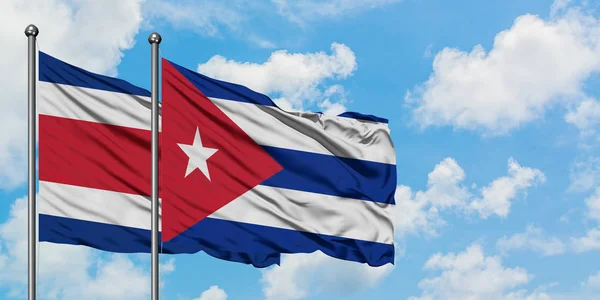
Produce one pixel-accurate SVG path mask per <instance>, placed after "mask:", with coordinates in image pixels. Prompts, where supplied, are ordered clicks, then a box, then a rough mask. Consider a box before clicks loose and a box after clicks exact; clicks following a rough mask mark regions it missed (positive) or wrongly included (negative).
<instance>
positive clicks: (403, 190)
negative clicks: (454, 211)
mask: <svg viewBox="0 0 600 300" xmlns="http://www.w3.org/2000/svg"><path fill="white" fill-rule="evenodd" d="M427 177H428V180H427V190H425V191H417V192H416V193H414V194H413V193H412V191H411V188H410V187H408V186H399V187H398V188H397V189H396V197H395V200H396V208H395V212H396V216H395V222H394V232H395V234H396V235H398V236H400V237H402V236H404V235H406V234H408V233H418V232H424V233H425V234H427V235H437V229H438V228H439V227H441V226H444V225H445V222H444V220H443V219H441V218H440V217H439V212H440V210H444V209H451V208H462V207H464V206H465V203H466V202H467V201H468V199H469V198H470V196H471V194H470V192H469V191H468V189H467V188H466V187H465V186H463V185H462V181H463V180H464V178H465V173H464V170H463V169H462V168H461V167H460V166H459V165H458V163H457V162H456V160H454V159H453V158H449V157H448V158H445V159H444V160H442V161H441V162H440V163H438V164H437V165H436V166H435V168H434V169H433V171H431V173H429V174H428V176H427Z"/></svg>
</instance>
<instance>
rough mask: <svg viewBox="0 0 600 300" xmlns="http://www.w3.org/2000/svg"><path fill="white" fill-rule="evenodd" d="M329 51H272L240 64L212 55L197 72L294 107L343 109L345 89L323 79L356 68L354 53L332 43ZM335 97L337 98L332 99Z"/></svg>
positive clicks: (341, 75) (340, 75) (350, 72)
mask: <svg viewBox="0 0 600 300" xmlns="http://www.w3.org/2000/svg"><path fill="white" fill-rule="evenodd" d="M331 52H332V53H331V54H326V53H324V52H316V53H289V52H287V51H284V50H280V51H275V52H273V53H272V54H271V56H270V57H269V58H268V59H267V61H265V62H264V63H262V64H258V63H249V62H246V63H241V62H237V61H234V60H230V59H226V58H225V57H223V56H220V55H215V56H213V57H212V58H210V59H209V60H208V61H207V62H206V63H203V64H200V65H199V66H198V72H200V73H202V74H205V75H207V76H211V77H214V78H218V79H221V80H225V81H229V82H234V83H238V84H242V85H245V86H247V87H248V88H250V89H253V90H255V91H257V92H260V93H264V94H268V95H270V96H271V97H279V98H280V99H277V100H276V103H286V104H289V105H290V106H292V107H293V108H295V109H303V107H304V106H305V105H312V104H315V102H317V101H318V102H317V103H316V104H320V105H321V106H324V107H325V108H326V109H333V111H335V112H338V111H342V110H343V106H341V105H343V102H344V100H345V96H344V90H343V88H342V87H341V86H340V85H332V86H324V84H323V82H324V81H325V80H330V79H333V80H340V79H345V78H347V77H348V76H350V75H352V73H353V72H354V70H356V68H357V66H356V57H355V56H354V52H352V50H351V49H350V48H348V46H346V45H344V44H338V43H333V44H332V45H331ZM335 99H337V101H336V100H335Z"/></svg>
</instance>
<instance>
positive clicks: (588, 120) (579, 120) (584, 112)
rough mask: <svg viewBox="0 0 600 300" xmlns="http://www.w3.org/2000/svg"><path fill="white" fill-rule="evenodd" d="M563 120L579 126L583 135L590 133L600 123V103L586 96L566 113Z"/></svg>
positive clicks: (592, 132) (593, 131)
mask: <svg viewBox="0 0 600 300" xmlns="http://www.w3.org/2000/svg"><path fill="white" fill-rule="evenodd" d="M565 120H566V121H567V122H568V123H571V124H573V125H575V126H576V127H577V128H579V130H581V132H582V134H583V135H584V136H589V135H592V134H594V133H595V128H596V126H598V124H600V103H599V102H598V101H597V100H595V99H591V98H588V99H586V100H584V101H582V102H581V103H579V105H578V106H577V108H576V109H574V110H571V111H570V112H569V113H567V115H566V116H565Z"/></svg>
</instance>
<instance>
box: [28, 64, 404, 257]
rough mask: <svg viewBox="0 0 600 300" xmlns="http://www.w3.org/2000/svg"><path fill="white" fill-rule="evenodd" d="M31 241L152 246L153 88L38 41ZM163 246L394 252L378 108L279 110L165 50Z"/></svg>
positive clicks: (391, 178)
mask: <svg viewBox="0 0 600 300" xmlns="http://www.w3.org/2000/svg"><path fill="white" fill-rule="evenodd" d="M39 61H40V71H39V73H40V83H39V95H40V96H39V104H38V113H39V127H40V129H39V174H40V175H39V178H40V195H39V201H40V203H39V214H40V215H39V216H40V221H39V222H40V223H39V224H40V229H39V232H40V240H41V241H47V242H53V243H67V244H76V245H86V246H90V247H94V248H97V249H102V250H106V251H113V252H121V253H133V252H150V168H151V165H150V98H149V96H150V93H149V92H148V91H147V90H145V89H142V88H139V87H136V86H134V85H132V84H130V83H127V82H125V81H122V80H119V79H116V78H110V77H106V76H102V75H97V74H93V73H90V72H87V71H85V70H83V69H81V68H78V67H75V66H72V65H69V64H67V63H64V62H62V61H60V60H58V59H56V58H53V57H50V56H48V55H46V54H44V53H40V59H39ZM161 64H162V72H161V73H162V103H161V121H160V124H159V128H160V129H159V130H160V140H159V141H160V166H159V177H160V181H159V182H160V192H159V197H160V202H161V205H160V207H161V209H160V214H161V222H160V226H159V230H160V231H161V234H160V235H161V240H162V246H161V251H162V253H165V254H177V253H196V252H199V251H204V252H205V253H207V254H209V255H211V256H213V257H216V258H219V259H223V260H228V261H235V262H241V263H246V264H252V265H254V266H256V267H266V266H270V265H272V264H278V263H279V261H280V255H281V254H282V253H310V252H314V251H317V250H319V251H321V252H323V253H325V254H327V255H329V256H332V257H335V258H339V259H344V260H350V261H356V262H360V263H367V264H369V265H371V266H381V265H384V264H387V263H393V261H394V245H393V236H394V233H393V225H392V210H393V208H394V205H395V202H394V192H395V187H396V166H395V151H394V147H393V143H392V141H391V138H390V133H389V128H388V125H387V120H385V119H381V118H378V117H374V116H369V115H362V114H358V113H344V114H342V115H339V116H327V115H323V114H320V113H307V112H287V111H284V110H282V109H280V108H278V107H277V106H276V105H275V104H274V103H273V102H272V101H271V99H269V98H268V97H267V96H265V95H262V94H260V93H257V92H254V91H252V90H250V89H248V88H246V87H243V86H240V85H237V84H233V83H228V82H224V81H219V80H216V79H213V78H210V77H207V76H204V75H201V74H198V73H196V72H193V71H191V70H188V69H186V68H184V67H182V66H179V65H177V64H175V63H173V62H171V61H168V60H165V59H163V60H162V63H161Z"/></svg>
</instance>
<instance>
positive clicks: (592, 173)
mask: <svg viewBox="0 0 600 300" xmlns="http://www.w3.org/2000/svg"><path fill="white" fill-rule="evenodd" d="M569 177H570V179H571V185H570V186H569V189H568V190H569V191H578V192H585V191H588V190H591V189H593V188H594V187H596V186H598V185H600V157H589V158H588V159H587V160H580V161H577V162H575V163H573V165H572V166H571V170H570V172H569Z"/></svg>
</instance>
